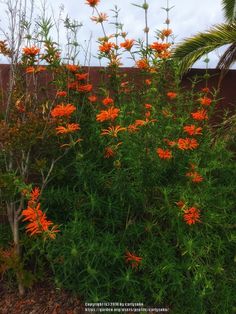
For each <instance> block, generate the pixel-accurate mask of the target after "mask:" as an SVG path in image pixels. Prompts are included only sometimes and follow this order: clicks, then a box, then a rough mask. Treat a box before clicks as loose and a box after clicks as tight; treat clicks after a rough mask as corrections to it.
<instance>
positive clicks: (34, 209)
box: [21, 188, 59, 239]
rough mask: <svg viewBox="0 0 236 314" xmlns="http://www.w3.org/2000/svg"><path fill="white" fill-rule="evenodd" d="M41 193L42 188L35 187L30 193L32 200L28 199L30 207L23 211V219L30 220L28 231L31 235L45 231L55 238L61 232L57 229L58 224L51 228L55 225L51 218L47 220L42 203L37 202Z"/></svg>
mask: <svg viewBox="0 0 236 314" xmlns="http://www.w3.org/2000/svg"><path fill="white" fill-rule="evenodd" d="M39 195H40V189H39V188H35V189H33V190H32V192H31V193H30V200H29V201H28V207H27V208H26V209H25V210H23V211H22V213H21V214H22V216H23V217H24V219H23V221H28V222H29V224H28V225H27V226H26V231H27V232H29V233H30V235H34V234H38V233H45V232H46V234H47V235H48V236H49V237H50V238H52V239H54V238H55V236H56V235H55V233H56V232H59V230H56V226H53V227H52V228H51V229H49V226H51V225H53V223H52V222H51V221H50V220H47V217H46V214H45V213H43V212H42V210H41V209H40V203H38V204H37V201H38V198H39Z"/></svg>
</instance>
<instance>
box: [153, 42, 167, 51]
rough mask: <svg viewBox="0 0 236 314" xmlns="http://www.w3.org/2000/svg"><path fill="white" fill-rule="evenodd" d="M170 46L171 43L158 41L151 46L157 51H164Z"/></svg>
mask: <svg viewBox="0 0 236 314" xmlns="http://www.w3.org/2000/svg"><path fill="white" fill-rule="evenodd" d="M169 47H170V44H169V43H158V42H154V43H152V44H151V45H150V48H151V49H153V50H155V51H157V52H162V51H165V50H167V49H168V48H169Z"/></svg>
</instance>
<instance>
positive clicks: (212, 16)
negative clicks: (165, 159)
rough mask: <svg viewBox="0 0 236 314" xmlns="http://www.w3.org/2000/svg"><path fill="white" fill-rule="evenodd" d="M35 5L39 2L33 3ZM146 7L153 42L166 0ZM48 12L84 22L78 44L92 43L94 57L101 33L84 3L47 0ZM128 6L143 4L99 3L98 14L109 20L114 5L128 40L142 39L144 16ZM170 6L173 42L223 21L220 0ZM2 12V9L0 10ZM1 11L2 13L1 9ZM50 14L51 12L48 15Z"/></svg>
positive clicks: (178, 0) (173, 1) (152, 0)
mask: <svg viewBox="0 0 236 314" xmlns="http://www.w3.org/2000/svg"><path fill="white" fill-rule="evenodd" d="M35 2H36V4H38V3H39V2H40V0H35ZM147 2H148V4H149V10H148V24H149V28H150V42H152V41H154V40H155V37H154V36H155V31H156V30H157V29H163V28H164V27H165V24H164V21H165V19H166V13H165V12H164V10H162V9H161V8H162V7H166V0H147ZM47 3H48V4H47V7H48V12H50V8H51V7H52V8H53V10H54V13H55V16H57V14H58V11H59V9H58V8H59V7H60V6H61V5H63V7H64V10H63V12H62V17H65V16H66V15H67V14H68V15H69V16H70V17H71V18H72V19H76V20H78V21H79V22H82V23H83V27H82V28H81V30H80V32H79V42H80V43H81V44H82V45H83V46H84V47H85V46H86V44H88V42H89V38H90V36H92V40H91V42H90V43H91V46H92V47H91V53H92V55H96V49H97V42H96V40H97V38H98V37H101V36H102V30H101V27H100V25H99V24H96V23H94V22H92V21H91V20H90V17H91V16H92V15H95V13H93V9H92V8H91V7H90V6H88V5H86V4H85V0H67V1H66V0H48V1H47ZM131 3H136V4H139V5H142V3H143V0H133V1H132V0H130V1H129V0H101V2H100V4H99V6H98V8H99V11H100V12H106V13H107V14H108V16H109V17H112V15H113V12H111V9H113V8H114V6H115V5H117V6H118V8H119V9H120V17H119V19H120V22H121V23H122V24H124V31H126V32H128V36H127V38H135V39H137V38H143V36H144V33H143V29H144V14H143V10H141V9H140V8H137V7H135V6H133V5H132V4H131ZM169 3H170V6H174V8H173V9H172V10H171V11H170V20H171V24H170V27H171V28H172V29H173V31H174V35H175V43H178V42H180V41H182V40H183V39H184V38H186V37H189V36H192V35H194V34H196V33H197V32H200V31H204V30H206V29H209V28H210V27H211V26H212V25H214V24H217V23H221V22H223V20H224V19H223V12H222V9H221V0H204V1H203V0H200V1H196V0H169ZM0 9H1V7H0ZM1 11H2V10H1ZM49 15H50V13H49ZM105 29H106V32H107V34H111V33H114V27H113V26H112V25H110V24H109V23H108V22H106V23H105ZM64 38H65V33H64V32H60V41H61V43H63V42H64ZM220 54H222V51H219V50H218V51H215V52H213V53H212V54H210V55H209V58H210V63H209V66H210V67H214V66H215V65H216V63H217V60H218V58H219V55H220ZM80 58H81V62H82V63H83V60H84V56H83V51H81V57H80ZM123 63H124V65H132V63H130V62H129V61H125V60H124V59H123ZM91 65H99V63H98V60H96V58H91ZM204 66H205V64H204V62H202V61H198V62H197V63H196V64H195V67H204Z"/></svg>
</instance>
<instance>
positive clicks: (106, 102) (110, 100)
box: [102, 97, 114, 106]
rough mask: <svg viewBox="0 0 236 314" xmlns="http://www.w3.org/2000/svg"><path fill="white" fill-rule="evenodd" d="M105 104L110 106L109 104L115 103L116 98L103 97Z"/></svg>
mask: <svg viewBox="0 0 236 314" xmlns="http://www.w3.org/2000/svg"><path fill="white" fill-rule="evenodd" d="M102 103H103V105H104V106H108V105H113V104H114V100H113V99H112V98H110V97H106V98H104V99H103V101H102Z"/></svg>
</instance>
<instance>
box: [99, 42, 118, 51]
mask: <svg viewBox="0 0 236 314" xmlns="http://www.w3.org/2000/svg"><path fill="white" fill-rule="evenodd" d="M114 47H115V44H114V43H109V42H106V41H105V42H103V43H102V44H101V45H100V46H99V50H100V51H101V52H103V53H109V52H110V51H111V49H112V48H114Z"/></svg>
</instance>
